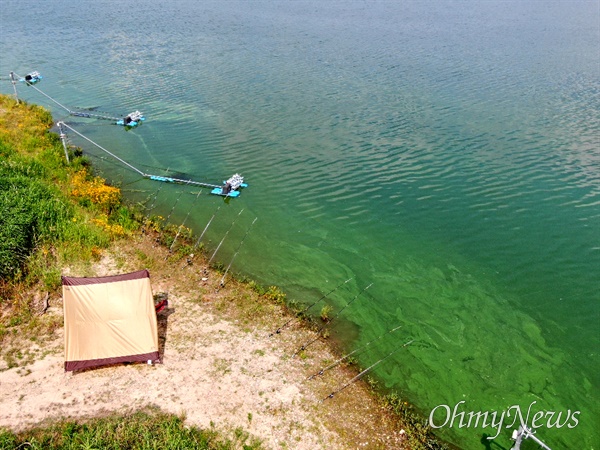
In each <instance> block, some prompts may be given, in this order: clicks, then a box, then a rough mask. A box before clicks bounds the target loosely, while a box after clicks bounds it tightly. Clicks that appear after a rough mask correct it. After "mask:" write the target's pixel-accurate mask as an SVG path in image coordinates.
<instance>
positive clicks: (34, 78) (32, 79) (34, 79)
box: [19, 71, 43, 84]
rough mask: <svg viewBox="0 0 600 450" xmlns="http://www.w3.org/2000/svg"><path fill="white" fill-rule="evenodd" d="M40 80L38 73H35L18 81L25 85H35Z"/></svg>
mask: <svg viewBox="0 0 600 450" xmlns="http://www.w3.org/2000/svg"><path fill="white" fill-rule="evenodd" d="M42 78H43V77H42V76H41V75H40V73H39V72H37V71H35V72H31V73H28V74H27V75H25V76H24V77H23V78H20V79H19V81H20V82H22V83H27V84H35V83H37V82H39V81H42Z"/></svg>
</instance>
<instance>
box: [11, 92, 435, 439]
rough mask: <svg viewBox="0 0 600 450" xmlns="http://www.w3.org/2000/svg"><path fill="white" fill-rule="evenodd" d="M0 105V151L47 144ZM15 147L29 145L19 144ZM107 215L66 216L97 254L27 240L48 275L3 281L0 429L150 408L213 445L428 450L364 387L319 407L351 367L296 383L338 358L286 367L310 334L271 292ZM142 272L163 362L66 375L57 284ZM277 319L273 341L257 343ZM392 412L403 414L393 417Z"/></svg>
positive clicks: (310, 354) (410, 423) (147, 226)
mask: <svg viewBox="0 0 600 450" xmlns="http://www.w3.org/2000/svg"><path fill="white" fill-rule="evenodd" d="M2 101H3V103H2V108H0V116H3V120H2V124H1V126H2V127H7V126H11V127H13V128H11V130H8V129H6V128H5V130H4V133H3V135H2V139H3V141H4V142H3V143H4V144H5V143H6V139H7V135H8V133H13V131H12V130H22V131H21V132H25V131H24V130H25V129H26V128H27V129H31V130H32V132H33V133H34V135H35V136H37V137H38V138H39V136H41V135H43V136H46V135H47V130H48V128H49V126H50V124H49V123H47V121H46V123H45V124H43V123H40V124H38V125H36V126H35V127H33V128H32V127H31V126H30V127H24V126H19V124H22V123H23V120H24V119H23V117H24V116H27V115H31V107H28V106H27V105H22V106H16V105H14V102H13V101H12V100H9V99H7V98H3V100H2ZM11 102H12V103H11ZM8 113H10V114H11V115H12V116H13V118H12V119H11V121H9V122H11V123H10V124H9V123H8V122H7V121H6V120H5V119H6V116H7V114H8ZM15 121H16V122H15ZM17 132H18V131H17ZM40 133H41V134H40ZM17 138H18V136H17ZM22 139H23V140H27V141H28V142H30V143H31V142H33V141H34V140H33V139H32V136H29V135H23V136H22ZM49 139H50V141H51V144H52V145H51V146H50V147H51V149H50V150H47V152H46V153H44V154H50V155H52V156H51V157H52V158H55V159H57V160H58V158H60V157H61V155H62V148H61V146H60V142H59V140H58V139H57V138H56V136H55V135H51V136H50V137H49ZM34 144H35V142H34ZM34 144H32V145H34ZM46 157H48V156H46ZM80 167H86V165H85V164H81V166H80ZM77 173H80V172H77ZM52 179H53V180H55V181H56V180H62V181H61V182H62V183H64V184H65V186H64V192H66V193H67V195H70V196H71V200H72V201H73V202H74V203H77V204H78V207H86V205H87V203H89V201H87V200H86V199H85V198H84V200H86V201H83V202H82V197H81V195H82V192H84V191H85V190H84V189H79V190H77V191H76V192H75V193H74V192H73V191H74V189H73V186H72V184H73V182H74V180H76V179H75V172H73V171H72V169H71V168H65V172H64V174H62V175H57V174H52ZM93 180H96V181H94V183H97V179H93ZM90 183H91V182H90ZM94 186H95V187H94V189H96V190H98V191H101V192H103V193H104V194H107V195H109V197H110V195H112V194H111V193H114V191H113V190H111V188H110V187H106V189H104V190H102V189H101V187H99V186H97V185H94ZM88 187H89V183H88ZM113 189H114V188H113ZM85 192H87V191H85ZM78 195H79V197H78ZM103 198H104V197H103ZM86 202H87V203H86ZM92 203H94V202H92ZM87 206H89V205H87ZM92 206H94V205H92ZM101 206H102V205H101ZM104 206H106V205H104ZM104 206H102V207H104ZM96 207H97V208H98V207H99V206H98V205H96ZM119 208H120V206H119V207H117V205H115V204H112V205H111V207H110V208H109V209H107V211H109V212H107V213H106V214H104V213H102V214H101V213H100V210H99V209H93V208H92V209H90V210H88V211H87V213H85V214H83V213H82V214H80V215H74V216H73V218H72V219H69V220H71V222H73V223H76V222H77V221H78V220H79V221H81V220H83V219H81V217H85V218H86V219H85V220H86V221H87V222H88V224H89V226H90V227H97V228H99V229H101V230H103V231H104V232H107V233H109V235H110V239H109V240H108V241H107V242H106V243H105V245H99V244H98V245H92V246H91V247H90V250H89V258H88V257H86V255H87V253H86V252H85V251H82V252H81V254H80V255H79V257H80V258H79V259H77V258H75V257H74V256H71V257H66V256H64V255H66V254H68V253H69V252H65V251H63V249H61V248H60V247H59V246H57V245H58V244H55V245H46V244H40V243H39V242H38V246H37V247H36V248H35V249H33V250H32V252H33V253H32V255H34V256H33V257H32V256H30V257H29V261H26V265H27V264H30V263H32V262H36V261H37V264H38V265H43V264H42V263H44V264H46V265H48V264H50V263H54V264H56V265H57V266H56V267H46V270H44V271H39V269H38V271H39V276H36V273H37V272H36V271H35V270H33V271H32V270H31V269H29V270H27V268H26V267H25V268H24V269H23V270H22V271H21V272H19V273H21V275H20V279H19V280H17V281H11V282H10V283H4V289H3V299H2V305H1V306H2V309H1V310H2V319H1V320H2V322H1V323H2V328H1V330H0V331H1V333H0V339H1V341H2V342H1V343H2V354H1V356H2V361H0V388H1V390H2V392H3V396H2V398H1V399H0V410H2V411H3V413H2V415H1V416H0V428H5V429H7V430H11V431H12V432H21V433H25V434H26V433H27V430H28V429H30V428H31V427H34V426H39V425H40V424H42V425H47V424H49V423H51V422H53V421H56V420H59V419H61V418H70V419H73V420H88V419H89V418H92V417H97V416H104V415H107V414H108V413H117V414H123V415H127V414H131V413H132V412H134V411H137V410H143V409H144V408H147V407H149V406H153V407H158V408H160V410H162V411H165V412H168V413H172V414H178V415H180V414H181V415H184V416H185V423H186V425H188V426H198V427H200V428H203V429H211V430H217V431H218V432H219V433H221V434H222V435H223V436H225V437H232V438H233V437H236V436H238V435H239V434H240V433H242V432H243V433H247V436H246V439H245V440H244V442H241V441H240V440H239V439H237V441H236V442H238V443H240V446H241V445H246V444H245V442H253V445H256V446H259V447H256V446H255V447H253V448H293V449H315V448H327V449H351V448H352V449H354V448H373V449H376V448H386V449H389V448H398V449H400V448H413V449H417V448H439V445H438V444H436V443H435V442H434V440H433V437H432V435H431V434H430V432H429V430H428V428H427V427H426V426H425V425H424V422H422V421H421V420H420V419H416V417H417V416H415V415H412V414H410V408H409V405H407V404H405V403H403V402H402V401H400V400H399V399H397V398H396V399H389V398H388V399H387V400H385V399H384V398H383V397H381V396H379V395H377V394H375V393H374V391H373V390H372V388H371V387H370V385H369V384H368V383H367V382H366V380H365V379H361V380H359V381H357V382H354V383H352V384H351V385H349V386H348V388H347V389H345V390H344V391H343V392H340V393H339V394H337V395H335V396H334V397H333V398H327V396H328V395H329V394H330V393H331V392H332V391H334V390H335V389H336V388H338V387H341V386H344V385H345V384H346V383H349V382H351V381H352V379H353V377H355V376H356V375H357V373H358V372H359V368H358V367H355V366H352V365H347V366H339V367H337V368H336V369H335V370H331V371H328V373H327V374H325V375H324V376H323V377H317V378H315V379H313V380H310V381H308V380H307V377H308V376H309V375H311V374H312V373H314V372H316V371H318V370H319V369H320V368H322V367H323V366H324V365H327V364H328V363H330V362H332V361H334V360H335V359H337V357H339V354H338V353H337V352H336V349H335V347H334V346H333V345H332V343H330V342H329V341H327V340H323V339H321V340H317V341H316V342H315V343H314V344H313V345H312V346H311V348H310V351H306V352H302V353H300V354H299V355H298V356H296V357H292V355H293V354H294V352H295V351H296V350H297V349H298V347H299V346H300V345H302V344H303V343H305V342H307V341H308V340H311V339H313V338H314V337H315V332H314V331H313V330H312V329H311V326H310V323H308V322H306V321H301V320H295V314H294V311H293V309H290V307H289V305H286V304H285V301H284V300H285V294H284V293H283V292H281V291H279V290H278V289H277V288H275V287H271V288H266V289H265V288H263V287H261V286H258V285H256V284H255V283H253V282H251V281H250V282H249V281H240V280H236V279H234V278H230V277H228V278H227V279H226V283H225V285H224V286H223V285H222V284H221V280H222V272H221V271H219V269H218V267H209V266H208V264H207V258H206V257H205V255H203V253H202V251H195V252H194V253H193V255H192V254H190V252H189V251H188V250H189V248H190V247H189V245H187V244H188V243H186V240H185V239H184V238H180V240H179V244H178V245H177V246H176V247H175V248H174V251H169V248H170V247H171V245H166V244H167V243H172V239H173V236H174V232H175V231H176V230H169V229H163V228H161V226H160V223H159V222H157V221H152V220H139V217H138V222H137V223H138V225H137V227H136V226H134V225H133V224H132V220H133V219H132V217H134V216H135V215H134V214H131V215H130V216H127V217H128V218H127V220H125V219H123V217H120V218H118V220H117V218H114V211H118V210H119ZM121 211H122V210H121ZM120 214H121V215H122V216H123V215H124V213H123V212H121V213H120ZM125 225H126V226H125ZM119 227H120V228H119ZM96 231H97V230H96ZM96 231H95V232H96ZM96 241H97V242H104V241H102V239H99V238H98V239H96ZM96 241H94V242H96ZM190 242H192V240H190ZM65 245H67V244H65ZM36 252H41V254H42V256H43V258H45V259H41V258H42V256H40V255H38V256H35V255H36V254H37V253H36ZM58 255H62V256H60V257H59V256H58ZM140 268H147V269H149V271H150V274H151V282H152V288H153V291H154V293H155V294H162V295H163V296H168V299H169V308H168V310H166V311H163V312H161V313H160V314H159V344H160V353H161V360H162V363H161V364H157V365H155V366H147V365H143V364H139V365H135V364H134V365H115V366H109V367H104V368H100V369H96V370H88V371H83V372H77V373H74V374H65V373H64V371H63V356H62V346H63V340H62V339H63V334H62V300H61V290H60V286H59V283H60V277H59V275H60V274H62V275H70V276H103V275H113V274H116V273H123V272H128V271H133V270H138V269H140ZM40 277H41V278H44V280H42V279H40ZM17 278H19V277H17ZM55 278H57V279H55ZM8 294H10V295H11V296H12V298H8V297H7V296H6V295H8ZM24 308H25V309H26V310H27V311H28V313H27V314H26V315H24V314H22V311H23V309H24ZM289 320H292V322H291V324H290V326H289V327H287V328H286V329H285V330H284V331H283V332H282V333H280V334H276V335H274V336H269V335H270V334H271V333H272V332H273V331H274V330H275V329H277V328H278V327H279V326H280V325H281V324H283V323H286V322H287V321H289ZM394 409H395V411H394ZM399 411H404V412H405V413H406V412H408V413H409V414H407V415H405V416H404V417H403V416H401V415H399V414H398V412H399ZM238 437H239V436H238ZM259 442H260V444H258V443H259Z"/></svg>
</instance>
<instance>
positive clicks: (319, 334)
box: [292, 283, 373, 358]
mask: <svg viewBox="0 0 600 450" xmlns="http://www.w3.org/2000/svg"><path fill="white" fill-rule="evenodd" d="M371 286H373V283H371V284H369V285H368V286H367V287H366V288H364V289H363V290H362V291H360V292H359V293H358V294H356V296H355V297H354V298H353V299H352V300H350V301H349V302H348V303H346V305H345V306H344V307H343V308H342V309H340V310H339V312H338V313H337V314H336V315H335V316H333V317H332V318H331V320H330V321H329V322H327V323H326V324H324V325H323V326H322V327H321V328H319V329H318V330H317V336H316V337H315V338H314V339H312V340H311V341H309V342H307V343H306V344H304V345H303V346H302V347H300V348H299V349H298V350H297V351H296V353H294V354H293V355H292V358H293V357H295V356H296V355H297V354H298V353H300V352H301V351H302V350H306V347H308V346H309V345H311V344H313V343H314V342H316V341H317V340H318V339H319V338H320V337H321V332H322V331H323V329H324V328H325V327H326V326H328V325H330V324H331V323H332V322H333V321H334V320H335V319H336V318H337V317H339V315H340V314H341V313H342V312H343V311H344V310H345V309H346V308H347V307H348V306H350V304H351V303H352V302H354V300H356V299H357V298H358V297H360V295H361V294H362V293H363V292H365V291H366V290H367V289H369V288H370V287H371Z"/></svg>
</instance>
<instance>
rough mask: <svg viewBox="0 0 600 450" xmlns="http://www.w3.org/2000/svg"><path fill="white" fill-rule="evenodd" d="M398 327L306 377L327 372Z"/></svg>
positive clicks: (309, 378) (311, 377)
mask: <svg viewBox="0 0 600 450" xmlns="http://www.w3.org/2000/svg"><path fill="white" fill-rule="evenodd" d="M399 328H402V325H400V326H398V327H396V328H393V329H391V330H388V331H386V332H385V333H383V334H381V335H379V336H377V337H376V338H375V339H372V340H370V341H369V342H367V343H366V344H365V345H363V346H361V347H359V348H357V349H356V350H354V351H352V352H350V353H348V354H347V355H345V356H342V357H341V358H340V359H338V360H337V361H334V362H332V363H331V364H329V365H328V366H327V367H324V368H323V369H321V370H319V371H318V372H315V373H313V374H312V375H311V376H310V377H308V378H307V380H312V379H313V378H315V377H316V376H317V375H323V374H324V373H325V372H327V371H328V370H330V369H333V368H334V367H335V366H337V365H338V364H339V363H341V362H342V361H345V360H346V359H348V358H350V357H351V356H352V355H354V354H355V353H357V352H359V351H361V350H364V349H365V348H367V347H368V346H369V345H371V344H372V343H373V342H377V341H379V340H380V339H382V338H383V337H385V336H387V335H388V334H391V333H393V332H394V331H396V330H398V329H399Z"/></svg>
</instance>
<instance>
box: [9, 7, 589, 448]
mask: <svg viewBox="0 0 600 450" xmlns="http://www.w3.org/2000/svg"><path fill="white" fill-rule="evenodd" d="M150 4H151V5H152V6H151V7H149V6H148V5H144V6H143V7H142V5H133V4H132V5H124V4H123V3H122V2H109V1H97V2H93V3H91V2H90V3H85V6H83V3H82V2H74V1H65V2H60V3H58V2H52V3H51V5H52V7H48V6H44V5H40V4H39V3H33V2H13V1H3V2H2V3H1V4H0V25H1V29H0V33H1V34H0V39H1V40H0V48H1V52H2V57H1V59H0V75H1V76H2V82H1V83H0V91H1V92H3V93H12V86H11V85H10V83H8V82H7V81H6V76H7V75H8V73H9V72H10V71H11V70H13V71H15V72H17V73H18V74H20V75H24V74H25V73H27V72H29V71H31V70H39V71H40V72H41V73H42V75H43V76H44V80H43V81H42V83H41V84H40V85H39V88H40V89H42V90H43V91H44V92H45V93H47V94H48V95H50V96H52V97H54V98H56V99H58V100H59V101H60V102H61V103H63V104H65V105H68V106H70V107H98V108H99V110H101V111H109V112H114V113H115V114H117V115H123V114H126V113H128V112H131V111H134V110H136V109H139V110H142V111H143V112H144V113H145V115H146V116H147V117H148V119H147V121H146V122H145V123H144V124H143V125H142V126H141V127H140V128H138V129H134V130H132V131H129V132H125V131H124V130H123V129H122V128H119V127H116V126H112V125H110V124H109V123H108V122H103V121H93V120H87V119H79V118H69V117H68V116H66V115H65V112H64V110H61V109H60V108H59V107H57V106H56V105H55V104H52V103H51V102H49V101H48V100H47V99H46V98H45V97H43V96H42V95H40V94H39V93H37V92H36V91H34V90H32V89H30V88H29V89H28V88H26V87H25V86H22V85H20V86H18V89H19V95H20V96H21V97H22V98H24V99H26V100H28V101H31V102H35V103H40V104H43V105H45V106H48V107H50V108H51V109H52V111H53V113H54V115H55V118H56V119H57V120H58V119H64V120H65V121H66V122H67V123H68V124H69V125H70V126H73V127H74V128H75V129H77V130H78V131H79V132H81V133H83V134H84V135H86V136H88V137H89V138H91V139H93V140H94V141H95V142H97V143H99V144H100V145H102V146H104V147H105V148H107V149H110V150H111V151H113V152H115V153H116V154H118V155H119V156H120V157H122V158H124V159H126V160H127V161H129V162H132V163H134V165H136V166H138V167H139V168H141V169H142V170H143V171H145V172H150V173H156V174H160V175H164V174H170V175H181V176H189V177H192V178H193V179H196V180H199V181H206V182H210V183H220V182H221V180H223V179H225V178H227V177H228V176H229V175H231V174H233V173H235V172H240V173H242V174H243V175H244V176H245V177H246V180H247V181H248V182H249V184H250V187H249V188H248V189H247V190H245V191H244V192H243V194H242V195H241V197H240V198H239V199H235V201H231V202H229V203H227V204H224V205H223V206H222V207H221V208H220V209H218V211H217V208H218V206H219V205H221V204H222V200H220V199H219V198H217V197H214V196H209V195H205V194H207V193H208V192H207V190H204V191H203V192H202V194H201V195H200V196H199V197H198V199H197V200H196V199H195V198H196V194H197V193H198V191H199V190H198V188H192V187H183V186H173V185H157V184H156V183H154V182H150V181H146V180H139V177H137V175H136V174H135V173H132V172H131V171H125V170H123V167H122V166H120V165H117V164H115V163H114V162H112V161H110V160H107V159H100V158H99V156H102V152H100V151H98V149H95V148H94V147H93V146H91V145H90V144H89V143H86V142H85V141H83V140H82V139H80V138H78V137H77V136H75V135H73V134H72V133H71V134H70V139H71V140H72V142H73V143H74V144H77V145H80V146H82V147H83V148H84V150H85V151H86V152H87V153H88V154H90V155H91V156H93V157H94V158H93V161H94V163H95V164H96V165H97V167H98V168H99V169H100V170H101V171H102V172H103V174H104V175H105V176H107V177H108V178H110V179H112V180H114V181H115V182H118V183H120V184H121V185H122V186H123V189H124V190H125V192H126V194H127V195H128V196H129V197H130V198H132V199H134V200H137V201H141V202H144V201H146V200H147V199H149V198H152V197H153V196H155V195H156V202H155V204H154V206H155V209H154V211H155V212H160V213H162V214H163V215H164V216H167V215H168V214H169V213H171V211H172V214H171V216H170V219H169V220H170V221H171V222H172V223H175V224H179V223H181V222H182V221H183V220H184V219H185V217H186V215H187V214H188V212H190V211H191V214H190V216H189V218H188V220H187V222H186V225H188V226H192V227H193V228H194V229H195V230H196V231H197V232H198V233H199V232H201V231H202V229H204V226H205V225H206V223H207V222H208V220H209V219H210V217H211V216H212V215H213V214H214V213H215V211H217V214H216V216H215V219H214V221H213V222H212V224H211V226H210V228H209V229H208V232H207V235H206V238H205V243H206V245H208V246H209V247H210V248H216V246H217V244H218V243H219V241H220V240H221V238H222V237H223V235H224V233H225V232H226V231H227V230H228V229H229V228H230V226H231V223H232V221H234V220H235V223H234V226H233V227H231V231H230V233H229V234H228V236H227V239H226V240H225V241H224V243H223V246H222V247H221V248H220V250H219V253H218V258H217V259H220V260H221V261H223V262H225V263H226V264H227V263H229V261H230V260H231V258H232V256H233V255H234V253H235V251H236V249H237V248H238V245H239V243H240V241H241V239H242V238H243V236H244V234H245V233H246V230H247V229H248V227H249V225H250V223H251V222H252V221H253V220H254V218H255V217H257V218H258V220H257V222H256V223H255V225H254V226H253V228H252V230H251V232H250V233H249V235H248V237H247V238H246V239H245V241H244V244H243V246H242V247H241V248H240V252H239V254H238V255H237V257H236V259H235V262H234V265H233V269H234V270H235V271H236V272H240V273H244V274H247V275H250V276H252V277H253V278H256V279H258V280H259V281H261V282H264V283H268V284H278V285H279V286H281V287H282V288H283V289H284V290H285V291H286V292H287V293H288V298H290V299H291V300H296V301H300V302H306V303H312V302H313V301H314V300H316V299H318V298H319V297H320V296H321V295H322V294H324V293H326V292H328V291H330V290H331V289H333V287H335V286H337V285H339V284H340V283H341V282H343V281H344V280H346V279H348V278H350V277H353V279H352V281H351V282H349V283H348V284H346V285H344V287H343V288H340V289H338V290H337V291H335V292H334V293H333V294H332V295H331V296H330V297H329V298H328V301H329V302H330V303H331V305H332V306H333V307H334V311H337V310H339V309H340V308H341V307H343V305H344V304H345V302H347V301H349V300H350V299H352V298H353V297H354V296H356V295H357V294H358V293H359V292H360V291H361V290H362V289H363V288H364V287H365V286H367V285H369V284H370V283H373V285H372V286H371V287H370V288H369V289H368V291H366V292H365V293H364V294H362V295H361V296H360V297H359V298H358V299H357V300H356V301H355V302H353V304H352V306H351V307H349V308H347V309H346V310H345V311H344V313H343V315H342V318H343V319H344V320H343V321H341V320H340V322H338V325H337V326H336V327H334V329H333V333H334V336H335V337H336V338H337V339H341V340H342V341H344V342H346V343H347V345H348V347H349V348H356V347H357V346H359V345H361V344H362V343H365V342H367V341H369V340H370V339H372V338H374V337H375V336H377V335H379V334H381V333H383V332H384V331H386V330H389V329H391V328H393V327H395V326H398V325H402V326H403V328H402V329H401V330H399V331H398V332H396V333H394V335H393V336H390V337H389V338H388V339H386V340H384V342H382V343H381V344H379V345H377V346H373V347H372V348H371V349H370V351H369V352H367V353H366V354H362V356H361V358H362V364H363V365H364V366H365V367H366V366H368V365H370V364H373V363H374V362H376V361H377V360H379V359H380V358H382V357H384V356H385V355H387V354H388V353H389V352H390V351H392V349H394V348H395V347H397V346H398V345H400V344H402V343H404V342H406V341H408V340H410V339H414V342H413V344H411V345H410V346H408V347H407V348H406V349H403V350H402V351H399V352H397V353H395V354H394V355H393V356H392V357H391V358H389V359H388V360H386V362H385V363H384V364H381V365H380V366H378V367H377V370H376V375H377V377H378V378H379V379H380V380H381V385H382V386H385V387H386V388H389V389H395V390H398V391H399V392H401V394H402V395H403V396H405V397H407V398H408V399H410V401H411V402H413V403H414V404H415V405H416V406H417V407H418V408H419V409H420V410H421V411H422V412H423V413H424V414H425V415H426V416H427V415H429V413H430V411H431V410H432V409H433V408H435V407H436V406H438V405H449V406H450V407H451V408H453V407H454V405H456V404H458V402H460V401H465V402H466V403H464V404H462V406H461V408H462V410H466V411H499V412H501V411H507V410H509V408H510V407H511V406H513V405H521V407H522V408H523V410H524V411H526V410H527V408H528V407H529V406H530V405H531V404H532V402H534V401H535V402H536V403H535V404H534V406H533V407H532V408H531V410H532V415H533V413H534V412H536V411H544V412H550V411H555V412H562V414H563V416H562V417H563V420H564V417H565V416H566V414H567V412H568V411H569V410H570V413H573V412H574V411H580V414H579V415H578V416H577V417H578V424H577V425H576V426H574V427H572V428H569V427H568V425H565V426H562V427H560V428H559V427H558V426H553V427H549V426H548V424H547V422H545V424H544V426H541V427H540V428H538V430H537V435H538V437H540V438H541V439H542V440H543V441H545V442H546V443H547V444H548V445H550V446H551V447H552V448H577V449H579V448H581V449H584V448H585V449H590V448H598V446H599V442H600V432H599V431H598V417H599V413H600V410H599V407H598V403H599V402H598V400H599V397H600V396H599V387H600V376H599V375H598V373H600V371H599V369H600V362H599V359H600V357H599V354H598V349H599V343H600V342H599V341H600V335H599V334H600V331H599V330H600V312H599V306H598V305H599V300H600V289H599V288H600V283H599V281H598V280H599V276H598V274H599V269H600V228H599V227H600V196H599V191H600V142H599V141H600V139H599V130H600V118H599V114H598V111H599V110H600V82H599V80H600V77H599V75H600V73H599V72H600V70H599V64H600V58H599V44H598V42H600V39H599V38H600V31H599V24H600V13H599V4H598V2H597V1H595V2H583V1H582V2H566V1H564V2H563V1H536V2H510V1H509V2H505V1H503V2H500V1H487V2H475V1H464V2H425V1H418V2H402V3H400V2H358V1H356V2H354V1H340V2H316V1H300V2H274V1H264V2H247V3H246V2H233V1H227V2H214V3H212V2H201V3H198V2H193V1H189V2H184V1H172V2H158V1H154V2H150ZM166 169H169V170H168V171H166ZM159 188H160V190H158V189H159ZM150 203H151V202H150ZM174 206H175V207H174ZM242 209H243V212H242V213H241V214H240V211H241V210H242ZM320 306H321V305H319V307H320ZM334 314H335V312H334ZM301 344H302V343H299V345H301ZM315 369H317V368H315ZM332 387H333V386H332ZM436 411H438V413H440V412H443V411H444V410H443V409H440V408H438V409H437V410H436ZM434 419H435V421H437V423H441V422H443V417H442V415H439V414H438V415H436V416H435V417H434ZM511 421H512V420H510V421H507V423H510V422H511ZM530 422H531V419H530ZM569 423H570V424H571V425H573V424H574V422H572V421H571V422H569ZM439 432H440V435H441V436H442V437H444V438H446V439H448V440H451V441H452V442H454V443H456V444H457V445H459V446H460V447H461V448H465V449H482V448H485V446H484V445H483V444H482V443H481V442H480V441H481V438H482V436H483V434H484V433H485V434H488V435H492V436H493V435H495V434H496V430H495V429H494V428H493V427H487V428H482V427H481V426H479V427H474V426H463V427H462V428H461V427H459V425H458V424H456V423H455V424H454V425H453V426H452V427H450V426H444V427H442V428H441V429H440V430H439ZM510 433H511V430H510V429H502V432H501V433H500V435H499V436H498V438H497V439H496V441H495V442H496V443H498V444H499V445H501V446H503V447H505V448H509V447H510V441H509V437H510Z"/></svg>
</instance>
